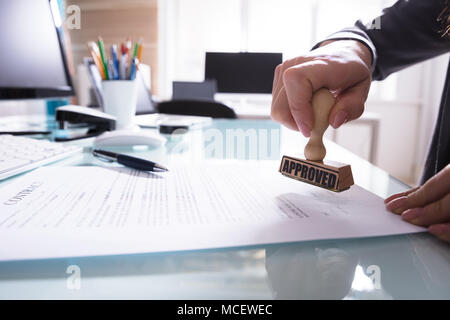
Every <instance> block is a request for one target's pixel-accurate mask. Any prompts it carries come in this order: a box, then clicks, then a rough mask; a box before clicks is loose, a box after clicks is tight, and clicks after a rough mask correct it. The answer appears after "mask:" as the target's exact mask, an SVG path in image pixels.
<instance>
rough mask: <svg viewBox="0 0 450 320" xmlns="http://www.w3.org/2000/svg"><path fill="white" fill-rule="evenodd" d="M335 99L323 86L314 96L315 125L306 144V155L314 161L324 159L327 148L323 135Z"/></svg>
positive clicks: (312, 102)
mask: <svg viewBox="0 0 450 320" xmlns="http://www.w3.org/2000/svg"><path fill="white" fill-rule="evenodd" d="M334 103H335V99H334V97H333V95H332V94H331V92H330V91H329V90H328V89H326V88H322V89H319V90H317V91H316V92H315V93H314V95H313V97H312V101H311V104H312V108H313V112H314V126H313V128H312V130H311V137H310V139H309V141H308V143H307V144H306V146H305V157H306V159H308V160H312V161H322V160H323V158H325V155H326V153H327V150H326V149H325V145H324V144H323V135H324V133H325V131H326V130H327V128H328V125H329V124H328V117H329V115H330V111H331V108H332V107H333V105H334Z"/></svg>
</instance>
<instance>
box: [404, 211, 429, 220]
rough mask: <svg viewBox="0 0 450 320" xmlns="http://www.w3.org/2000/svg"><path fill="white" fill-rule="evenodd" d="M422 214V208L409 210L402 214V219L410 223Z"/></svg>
mask: <svg viewBox="0 0 450 320" xmlns="http://www.w3.org/2000/svg"><path fill="white" fill-rule="evenodd" d="M423 213H424V210H423V208H414V209H409V210H406V211H405V212H403V213H402V219H403V220H406V221H411V220H414V219H416V218H418V217H420V216H422V215H423Z"/></svg>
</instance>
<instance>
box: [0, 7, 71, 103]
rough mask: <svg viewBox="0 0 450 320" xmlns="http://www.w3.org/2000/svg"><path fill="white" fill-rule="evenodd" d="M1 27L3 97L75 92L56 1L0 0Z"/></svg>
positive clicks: (24, 97) (64, 94)
mask: <svg viewBox="0 0 450 320" xmlns="http://www.w3.org/2000/svg"><path fill="white" fill-rule="evenodd" d="M53 1H54V2H53ZM52 9H53V10H52ZM0 30H1V32H0V46H1V50H0V99H39V98H50V97H63V96H71V95H73V87H72V80H71V77H70V73H69V69H68V66H67V61H66V55H65V51H64V46H63V38H62V20H61V17H60V16H59V11H58V7H57V1H56V0H50V1H49V0H14V1H0Z"/></svg>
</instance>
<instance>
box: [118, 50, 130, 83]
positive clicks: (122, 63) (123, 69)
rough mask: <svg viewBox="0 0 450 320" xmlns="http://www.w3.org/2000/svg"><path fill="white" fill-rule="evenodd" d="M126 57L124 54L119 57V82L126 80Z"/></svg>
mask: <svg viewBox="0 0 450 320" xmlns="http://www.w3.org/2000/svg"><path fill="white" fill-rule="evenodd" d="M127 68H128V57H127V55H126V54H122V55H121V56H120V64H119V75H120V79H121V80H126V79H127Z"/></svg>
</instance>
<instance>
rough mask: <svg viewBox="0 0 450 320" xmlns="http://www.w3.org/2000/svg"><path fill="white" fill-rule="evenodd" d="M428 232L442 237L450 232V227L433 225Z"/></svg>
mask: <svg viewBox="0 0 450 320" xmlns="http://www.w3.org/2000/svg"><path fill="white" fill-rule="evenodd" d="M428 231H430V232H431V233H432V234H435V235H441V234H444V233H447V232H449V227H448V226H446V225H445V224H433V225H432V226H429V227H428Z"/></svg>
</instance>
